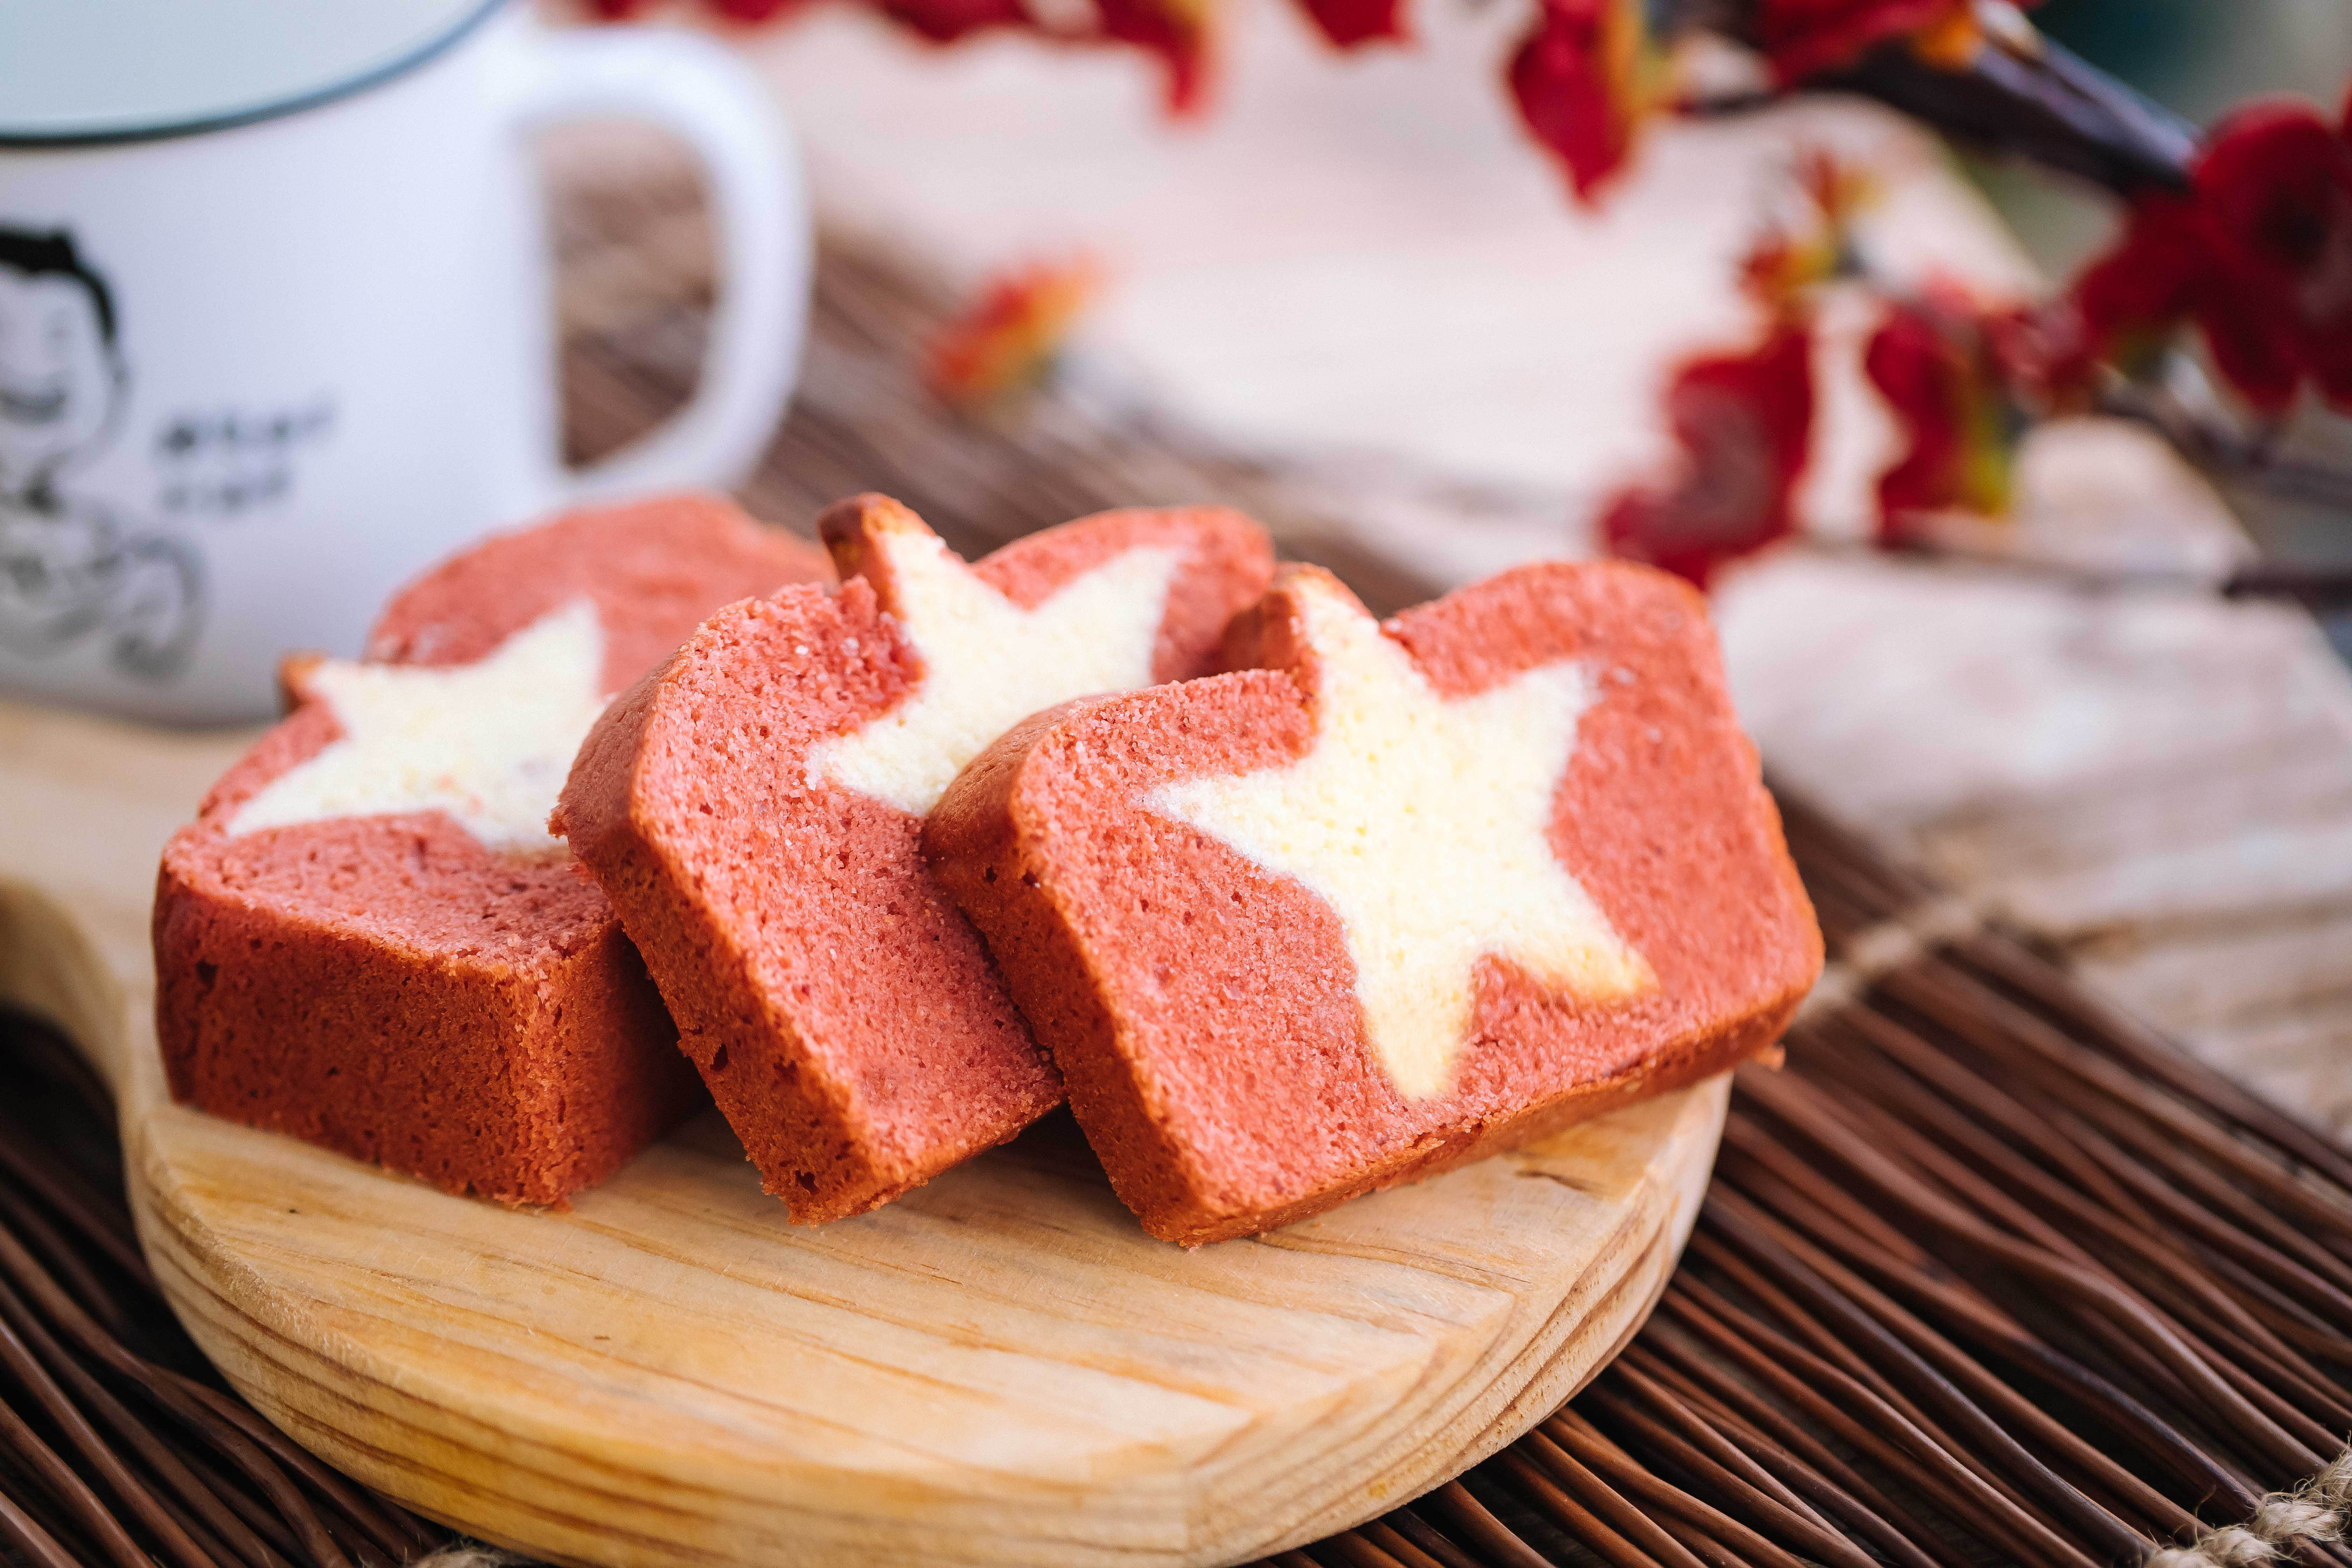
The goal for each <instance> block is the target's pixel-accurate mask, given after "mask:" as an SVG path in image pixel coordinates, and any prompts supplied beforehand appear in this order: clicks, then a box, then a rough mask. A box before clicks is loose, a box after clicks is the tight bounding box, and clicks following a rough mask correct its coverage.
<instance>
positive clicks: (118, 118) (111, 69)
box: [0, 0, 509, 151]
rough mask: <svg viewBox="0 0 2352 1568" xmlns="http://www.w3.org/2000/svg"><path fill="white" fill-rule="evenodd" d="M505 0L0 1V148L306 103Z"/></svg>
mask: <svg viewBox="0 0 2352 1568" xmlns="http://www.w3.org/2000/svg"><path fill="white" fill-rule="evenodd" d="M508 4H509V0H335V3H334V4H333V5H331V6H326V7H321V6H320V5H318V3H317V0H206V3H205V4H204V5H195V4H193V3H191V0H79V3H77V4H74V5H13V6H0V151H8V150H26V151H34V150H44V149H52V148H68V147H90V146H104V145H109V144H113V143H120V142H152V141H158V140H162V139H163V138H166V137H173V136H189V135H194V134H197V133H199V132H207V131H225V130H228V129H230V128H231V127H234V126H238V125H250V124H252V123H254V122H255V121H264V120H274V119H277V118H278V117H279V116H281V115H288V114H293V113H297V112H299V111H300V110H306V109H314V108H317V107H319V106H320V105H321V104H326V103H331V102H333V101H335V100H338V99H342V98H348V97H350V96H352V94H354V93H359V92H364V91H366V90H367V89H370V88H373V87H378V86H381V85H383V83H385V82H389V81H391V80H393V79H395V78H397V77H401V76H404V75H406V74H407V73H408V72H409V71H412V70H414V69H415V68H417V67H419V66H421V65H424V64H425V63H426V62H427V61H429V60H431V59H433V58H436V57H437V56H439V55H441V54H443V53H444V52H446V50H447V49H449V48H450V47H452V46H454V45H456V44H457V42H458V41H460V40H461V39H463V38H465V37H467V35H468V34H470V33H472V32H473V31H474V30H475V29H476V28H477V27H478V26H480V25H481V24H482V23H483V22H484V21H486V20H487V19H488V18H489V17H490V16H492V15H494V14H495V13H497V12H498V11H499V10H501V9H503V8H504V7H505V6H506V5H508ZM78 96H79V98H80V99H81V100H87V101H82V102H78V101H77V98H78Z"/></svg>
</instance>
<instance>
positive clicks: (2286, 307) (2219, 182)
mask: <svg viewBox="0 0 2352 1568" xmlns="http://www.w3.org/2000/svg"><path fill="white" fill-rule="evenodd" d="M2189 179H2190V189H2189V194H2188V195H2152V196H2148V197H2146V198H2144V199H2143V200H2142V201H2140V202H2139V203H2138V205H2137V206H2136V207H2135V208H2134V210H2133V213H2132V217H2131V224H2130V226H2129V227H2128V228H2127V229H2126V232H2125V235H2124V237H2123V239H2122V241H2121V243H2119V244H2118V245H2117V246H2116V248H2115V249H2114V250H2112V251H2110V252H2109V253H2108V254H2107V255H2106V256H2105V257H2104V258H2101V259H2100V260H2099V261H2097V262H2095V264H2093V265H2092V266H2091V267H2090V268H2087V269H2086V270H2085V271H2084V273H2083V275H2082V277H2081V278H2080V279H2077V280H2076V282H2075V284H2074V302H2075V304H2076V306H2077V307H2078V308H2079V310H2081V312H2082V316H2083V321H2084V328H2085V331H2086V333H2087V335H2088V339H2089V342H2090V343H2091V345H2092V347H2093V349H2094V350H2095V352H2097V353H2099V354H2101V355H2102V356H2103V357H2105V358H2107V359H2108V360H2110V361H2113V362H2115V363H2118V364H2120V365H2122V366H2123V367H2124V368H2126V369H2127V370H2128V369H2130V368H2133V366H2134V365H2136V364H2137V363H2138V362H2139V361H2140V360H2141V359H2143V358H2144V357H2145V356H2146V353H2147V351H2148V350H2149V349H2150V348H2151V347H2154V346H2158V345H2160V344H2161V342H2162V341H2163V340H2164V338H2165V337H2166V336H2168V334H2169V332H2170V331H2172V329H2173V328H2174V327H2176V326H2177V325H2178V324H2179V323H2180V322H2182V321H2194V322H2195V323H2196V324H2197V326H2198V328H2199V329H2200V331H2202V332H2203V334H2204V338H2205V342H2206V346H2207V347H2208V348H2209V349H2210V352H2211V353H2212V356H2213V363H2214V365H2215V367H2216V368H2218V369H2219V370H2220V371H2221V375H2222V377H2223V378H2224V379H2225V380H2227V381H2228V382H2229V383H2230V384H2231V385H2232V386H2234V387H2236V388H2237V389H2238V391H2239V392H2240V393H2242V394H2243V395H2244V396H2245V398H2246V400H2247V401H2248V402H2249V403H2252V405H2254V406H2255V407H2257V408H2259V409H2262V410H2263V411H2264V412H2265V413H2273V414H2276V413H2282V412H2284V410H2285V409H2286V407H2287V406H2288V405H2290V404H2291V403H2293V402H2294V395H2295V393H2296V392H2297V390H2299V389H2300V388H2301V386H2302V385H2303V384H2304V383H2305V381H2306V380H2309V381H2312V382H2314V383H2315V384H2317V386H2318V388H2319V390H2320V393H2321V394H2322V395H2324V396H2326V398H2328V399H2329V400H2330V401H2332V402H2335V403H2337V404H2347V405H2352V135H2347V132H2346V130H2345V129H2344V128H2342V127H2338V126H2331V125H2329V124H2328V123H2327V122H2326V121H2325V120H2324V119H2322V118H2321V117H2320V115H2319V113H2318V111H2317V110H2314V109H2312V108H2311V107H2309V106H2308V105H2306V104H2301V103H2294V102H2270V103H2261V104H2255V105H2253V106H2252V107H2249V108H2246V109H2242V110H2239V111H2237V112H2236V113H2234V114H2232V115H2231V116H2230V117H2229V118H2228V119H2227V120H2225V121H2222V122H2221V124H2220V125H2219V126H2217V127H2215V128H2214V131H2213V132H2212V134H2211V135H2210V137H2209V138H2208V140H2207V142H2206V145H2205V148H2204V150H2203V152H2201V153H2200V154H2199V155H2198V159H2197V162H2196V163H2195V165H2194V166H2193V167H2192V169H2191V170H2190V173H2189Z"/></svg>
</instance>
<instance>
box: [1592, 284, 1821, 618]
mask: <svg viewBox="0 0 2352 1568" xmlns="http://www.w3.org/2000/svg"><path fill="white" fill-rule="evenodd" d="M1666 417H1667V419H1668V421H1669V422H1670V423H1671V424H1672V425H1673V426H1674V432H1675V440H1676V441H1677V442H1678V443H1680V445H1681V447H1682V449H1683V460H1684V468H1683V473H1682V476H1681V478H1680V479H1678V480H1677V482H1676V483H1675V486H1674V487H1673V488H1672V489H1666V490H1646V489H1632V490H1627V491H1625V492H1624V493H1622V494H1621V495H1619V496H1618V497H1617V498H1616V500H1613V501H1612V502H1611V503H1610V504H1609V506H1608V508H1607V509H1606V510H1604V511H1603V512H1602V513H1601V523H1600V531H1601V542H1603V543H1604V544H1605V545H1606V546H1607V547H1608V549H1609V552H1610V553H1612V555H1622V556H1624V557H1626V558H1628V559H1630V560H1634V561H1646V562H1648V563H1650V564H1651V565H1653V566H1657V567H1661V568H1663V569H1664V570H1665V571H1668V572H1672V573H1674V574H1676V575H1678V576H1682V577H1686V578H1688V579H1690V581H1692V582H1693V583H1696V584H1698V585H1699V586H1700V587H1702V588H1704V587H1706V584H1707V582H1708V580H1709V579H1710V578H1711V577H1713V576H1714V574H1715V573H1716V571H1717V569H1718V568H1719V567H1721V566H1722V565H1724V564H1725V563H1727V562H1729V561H1733V560H1736V559H1738V557H1740V556H1743V555H1748V554H1752V553H1753V552H1756V551H1759V550H1761V549H1762V548H1764V546H1766V545H1768V544H1769V543H1771V542H1773V541H1775V540H1777V539H1783V538H1786V537H1787V536H1788V535H1790V534H1791V533H1793V532H1795V531H1796V527H1797V520H1796V510H1795V500H1796V492H1797V481H1798V480H1799V479H1801V478H1802V477H1803V476H1804V471H1805V457H1806V451H1807V448H1808V447H1810V446H1811V441H1812V430H1813V344H1812V334H1811V332H1810V331H1807V329H1806V328H1805V327H1804V326H1803V325H1802V324H1801V322H1798V321H1790V320H1783V321H1780V322H1778V323H1777V324H1775V325H1774V327H1773V328H1772V331H1771V333H1770V335H1769V336H1768V337H1767V338H1766V339H1765V340H1764V342H1763V343H1762V345H1761V346H1760V347H1759V348H1757V349H1755V350H1754V351H1753V352H1751V353H1745V354H1731V355H1723V356H1719V357H1716V358H1709V359H1699V360H1693V361H1691V362H1690V363H1687V364H1685V365H1684V366H1683V367H1682V369H1681V370H1680V371H1678V372H1676V373H1675V379H1674V382H1673V384H1671V385H1670V386H1669V387H1668V389H1667V391H1666Z"/></svg>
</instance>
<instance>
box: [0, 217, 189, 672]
mask: <svg viewBox="0 0 2352 1568" xmlns="http://www.w3.org/2000/svg"><path fill="white" fill-rule="evenodd" d="M120 325H121V323H120V322H119V321H118V320H117V318H116V310H115V300H114V297H113V294H112V292H111V290H110V289H109V288H108V287H107V283H106V279H104V278H103V277H102V276H101V275H100V273H98V272H97V271H96V270H94V269H93V268H91V267H90V266H89V263H88V262H87V261H86V260H85V259H84V258H83V257H82V256H81V254H80V253H79V249H78V248H77V247H76V246H75V244H74V240H73V237H72V236H71V235H69V234H68V233H66V232H64V231H62V230H57V231H46V232H45V231H40V230H35V229H27V228H16V227H10V226H5V225H0V648H5V649H7V650H8V651H10V652H12V653H16V654H19V655H26V656H37V655H44V654H50V653H55V652H58V651H59V650H61V649H63V648H66V647H70V646H72V645H74V644H76V643H79V642H81V641H82V640H84V639H85V638H89V637H101V638H103V639H105V642H106V646H107V656H108V658H110V660H111V661H112V662H113V664H114V665H115V666H116V668H120V669H121V670H122V671H124V672H125V673H127V674H131V675H134V676H138V677H142V678H144V679H152V680H163V679H169V678H170V677H172V676H173V675H174V674H176V673H178V671H179V670H180V669H181V668H183V667H184V666H185V664H186V663H187V659H188V655H189V653H190V651H191V650H192V649H193V647H194V644H195V639H196V634H197V632H198V630H199V629H200V628H201V626H202V614H203V595H202V589H203V575H202V571H201V564H200V563H199V561H198V559H197V556H196V552H195V551H194V547H193V546H191V545H190V544H189V543H188V542H185V541H184V540H181V539H178V538H174V537H173V536H171V535H169V534H165V533H160V532H156V531H152V530H145V529H141V528H137V527H134V526H131V525H130V524H128V523H126V522H125V521H122V520H121V519H120V518H119V517H118V516H117V515H116V514H115V513H114V511H113V510H111V509H110V508H109V507H107V506H106V505H105V504H104V503H103V502H101V501H99V500H94V499H91V498H88V497H83V496H78V495H77V494H76V493H75V491H74V488H73V480H72V474H73V470H74V469H76V468H79V467H80V466H81V465H83V464H85V463H87V462H89V460H90V459H91V458H94V457H96V456H97V455H98V454H99V453H100V452H101V451H103V450H104V449H105V448H106V447H107V445H108V443H110V441H111V440H112V439H113V438H114V436H115V432H116V430H117V429H118V427H119V426H120V424H121V416H122V410H123V406H124V404H125V402H126V399H127V395H128V392H129V387H130V373H129V370H128V367H127V365H126V363H125V361H124V358H123V354H122V351H121V342H120V341H119V336H120Z"/></svg>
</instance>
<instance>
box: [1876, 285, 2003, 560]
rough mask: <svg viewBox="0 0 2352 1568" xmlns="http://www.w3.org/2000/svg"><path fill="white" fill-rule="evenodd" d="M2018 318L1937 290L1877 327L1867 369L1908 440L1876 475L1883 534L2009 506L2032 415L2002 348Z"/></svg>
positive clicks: (1899, 537) (1890, 536)
mask: <svg viewBox="0 0 2352 1568" xmlns="http://www.w3.org/2000/svg"><path fill="white" fill-rule="evenodd" d="M2018 321H2020V318H2019V317H2018V316H2015V315H1999V316H1995V315H1988V314H1985V313H1982V312H1979V310H1976V309H1975V308H1974V307H1973V306H1972V305H1971V304H1970V303H1969V300H1967V299H1966V298H1965V297H1964V296H1962V295H1960V294H1958V292H1957V291H1955V290H1951V289H1937V290H1934V291H1932V292H1931V293H1930V294H1929V295H1928V297H1927V298H1926V299H1924V300H1903V301H1899V302H1897V303H1895V305H1894V306H1892V307H1891V308H1890V309H1889V310H1888V312H1887V315H1886V319H1885V321H1884V322H1882V323H1881V324H1880V326H1879V328H1878V330H1877V331H1875V332H1874V333H1872V334H1871V339H1870V345H1869V347H1868V348H1866V349H1865V350H1864V353H1863V369H1864V372H1865V373H1866V374H1868V375H1869V377H1870V380H1871V384H1873V385H1874V386H1876V387H1877V388H1878V390H1879V392H1880V394H1881V395H1884V396H1885V399H1886V401H1887V403H1888V405H1890V406H1891V407H1892V409H1893V410H1894V413H1895V418H1896V420H1897V421H1898V422H1899V423H1900V424H1901V425H1902V426H1903V427H1904V430H1905V432H1906V434H1907V435H1908V437H1909V438H1910V447H1909V450H1907V451H1906V453H1905V454H1904V455H1903V457H1902V458H1900V459H1898V460H1897V461H1896V462H1895V465H1894V466H1893V467H1891V468H1888V469H1887V470H1886V471H1885V473H1883V474H1881V475H1880V476H1879V478H1878V537H1879V538H1880V539H1881V540H1882V541H1883V542H1888V543H1895V542H1901V541H1903V540H1905V539H1906V538H1908V537H1909V536H1910V535H1911V533H1912V532H1913V531H1914V530H1915V529H1916V525H1917V521H1918V519H1919V517H1920V516H1921V514H1923V513H1929V512H1938V511H1973V512H1979V513H1981V514H1984V515H1987V516H1998V515H2000V513H2002V512H2004V511H2006V510H2008V507H2009V497H2010V482H2011V466H2012V460H2013V459H2014V458H2015V456H2016V451H2017V442H2018V438H2019V437H2021V435H2022V434H2023V432H2024V429H2025V424H2026V418H2025V414H2024V411H2023V409H2022V408H2021V405H2020V403H2019V401H2018V396H2017V395H2016V392H2015V382H2014V376H2013V373H2012V369H2011V366H2010V364H2009V363H2007V362H2006V356H2005V355H2004V353H2003V352H2002V350H2003V346H2004V339H2005V338H2006V337H2007V336H2008V335H2009V331H2010V329H2011V327H2012V326H2013V325H2014V324H2015V323H2017V322H2018Z"/></svg>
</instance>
